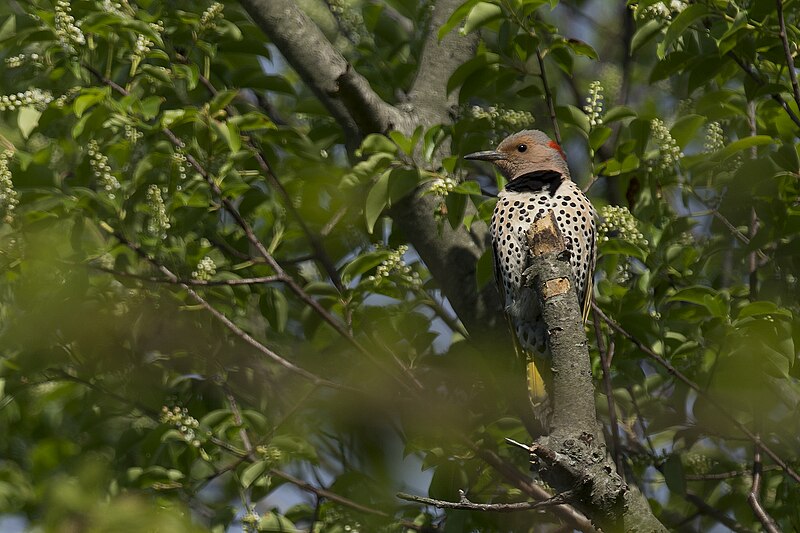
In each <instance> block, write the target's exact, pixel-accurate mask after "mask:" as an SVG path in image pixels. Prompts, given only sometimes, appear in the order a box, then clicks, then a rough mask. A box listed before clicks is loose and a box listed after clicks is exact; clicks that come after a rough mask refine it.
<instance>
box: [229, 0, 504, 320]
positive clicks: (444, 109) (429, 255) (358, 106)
mask: <svg viewBox="0 0 800 533" xmlns="http://www.w3.org/2000/svg"><path fill="white" fill-rule="evenodd" d="M241 4H242V5H243V6H244V7H245V9H246V10H247V11H248V12H249V13H250V15H251V16H252V17H253V19H254V20H255V22H256V23H257V24H258V25H259V26H260V27H261V28H262V29H263V30H264V32H265V33H266V34H267V36H268V37H269V38H270V40H271V41H272V42H273V44H275V46H277V47H278V49H279V50H280V51H281V53H282V54H283V55H284V57H285V58H286V60H287V61H288V62H289V64H290V65H291V66H292V67H293V68H294V69H295V70H296V71H297V72H298V73H299V74H300V76H301V77H302V78H303V81H305V82H306V84H308V86H309V87H310V88H311V89H312V91H313V92H314V94H316V95H317V97H318V98H319V99H320V100H321V101H322V102H323V103H324V104H325V105H326V107H328V109H329V110H331V113H332V114H333V116H334V118H336V120H337V121H339V123H340V125H341V126H342V127H343V128H344V129H345V131H350V132H351V134H352V135H351V136H355V137H358V138H360V137H363V136H364V135H366V134H368V133H372V132H385V131H388V130H390V129H397V130H399V131H402V132H404V133H407V134H408V133H411V132H413V131H414V129H415V128H416V127H417V126H418V125H423V126H430V125H432V124H437V123H447V122H449V121H450V117H449V111H450V105H451V104H452V103H454V102H455V101H456V100H455V98H456V95H455V94H453V95H451V96H447V91H446V84H447V80H448V79H449V78H450V75H451V74H452V73H453V71H454V70H455V69H456V68H457V67H458V66H459V65H460V64H461V63H463V62H464V61H466V60H467V59H469V58H470V57H472V54H473V53H474V48H475V45H476V42H477V36H475V35H471V36H467V37H464V36H460V35H458V34H457V32H451V34H449V35H448V36H446V37H445V38H444V39H442V41H441V42H439V40H438V38H437V34H438V29H439V27H440V26H441V25H442V24H443V23H444V21H446V20H447V18H448V17H449V16H450V14H451V13H452V11H453V10H454V9H455V8H456V7H457V6H458V5H460V4H461V1H460V0H440V1H439V2H437V3H436V6H435V8H434V12H433V15H432V17H431V25H430V28H429V30H428V39H427V41H426V42H425V46H424V49H423V53H422V60H421V64H420V66H419V69H418V74H417V78H416V81H415V82H414V85H413V87H412V89H411V92H410V96H409V98H410V101H409V105H408V111H409V112H404V111H400V110H398V109H397V108H395V107H393V106H391V105H389V104H387V103H385V102H383V101H382V100H381V99H380V98H379V97H378V96H377V94H375V92H374V91H372V89H371V88H370V87H369V84H368V83H367V80H366V79H364V77H363V76H361V75H360V74H358V73H357V72H355V71H354V70H353V69H352V68H351V67H350V65H349V64H348V63H347V61H346V60H345V59H344V57H342V55H341V54H340V53H339V52H338V51H336V50H335V49H334V47H333V45H331V43H330V42H329V41H328V40H327V39H326V38H325V36H324V35H322V32H321V31H320V30H319V28H317V27H316V25H315V24H314V23H313V22H312V21H311V20H310V19H309V18H308V17H307V16H306V15H305V14H304V13H303V12H302V11H301V10H300V9H299V7H297V6H296V5H295V3H294V2H292V1H291V0H241ZM350 148H351V149H352V148H354V146H353V145H352V144H351V146H350ZM436 207H437V204H436V200H435V199H434V198H433V197H432V196H431V195H425V196H421V197H416V196H415V195H409V196H408V197H407V198H406V199H405V200H403V201H401V202H398V203H397V204H395V206H394V207H393V209H392V212H391V215H392V218H393V219H394V222H395V223H396V224H397V226H398V227H399V229H400V230H401V231H402V232H403V233H404V234H405V235H406V236H407V238H408V239H409V241H410V242H411V244H413V245H414V248H415V249H416V250H417V252H418V253H419V254H420V257H421V258H422V260H423V261H424V262H425V265H426V266H427V267H428V269H429V270H430V271H431V273H432V275H433V277H434V278H435V279H436V280H437V281H438V282H439V284H440V286H441V287H442V291H443V293H444V295H445V296H446V297H447V299H448V300H449V301H450V303H451V305H452V306H453V309H454V310H455V311H456V314H457V315H458V316H459V318H460V319H461V321H462V322H463V323H464V325H465V326H466V327H467V329H468V330H469V331H470V332H471V333H473V334H474V333H475V332H479V331H486V330H490V331H491V330H492V329H493V328H494V326H495V325H496V324H495V323H496V322H497V320H496V319H497V317H498V316H501V313H500V312H499V311H500V301H499V298H498V297H497V294H496V291H495V290H494V288H493V287H487V288H486V289H485V290H484V291H483V292H481V293H478V291H477V290H476V289H474V287H475V266H476V264H477V261H478V259H479V258H480V257H481V255H482V254H483V251H484V250H485V249H486V246H487V243H488V231H487V228H486V226H485V225H483V224H474V225H473V228H472V230H471V231H469V232H468V231H467V230H466V229H464V228H458V229H456V230H454V229H452V228H451V227H450V226H449V225H447V224H444V225H443V224H441V223H440V222H439V221H437V220H436V219H435V218H434V213H435V211H436ZM470 209H471V207H470Z"/></svg>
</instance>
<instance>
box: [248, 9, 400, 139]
mask: <svg viewBox="0 0 800 533" xmlns="http://www.w3.org/2000/svg"><path fill="white" fill-rule="evenodd" d="M240 3H241V5H242V6H243V7H244V8H245V9H246V10H247V12H248V13H250V16H251V17H253V20H254V21H255V22H256V24H258V26H259V27H260V28H261V29H262V30H264V33H266V34H267V36H268V37H269V39H270V40H271V41H272V43H273V44H274V45H275V46H277V47H278V50H280V51H281V53H282V54H283V56H284V57H285V58H286V60H287V61H288V62H289V64H290V65H292V68H294V69H295V70H296V71H297V73H298V74H299V75H300V77H301V78H302V79H303V81H304V82H305V83H306V85H308V87H309V89H311V90H312V91H313V92H314V94H315V95H316V96H317V98H319V100H320V101H321V102H322V103H323V104H324V105H325V107H327V108H328V110H329V111H330V112H331V114H332V115H333V116H334V118H335V119H336V121H337V122H338V123H339V124H340V125H341V126H342V128H343V129H344V130H345V134H346V136H347V138H348V141H349V142H350V144H351V145H355V144H357V143H354V142H353V141H356V140H358V139H360V138H361V137H362V136H363V135H364V134H366V133H371V132H382V131H388V130H390V129H394V128H395V127H397V125H398V124H399V123H400V122H401V121H402V119H403V115H402V114H401V113H400V112H399V111H398V110H396V109H395V108H394V107H392V106H391V105H389V104H387V103H386V102H384V101H383V100H381V98H380V97H379V96H378V95H377V94H376V93H375V91H373V90H372V88H371V87H370V85H369V82H368V81H367V80H366V79H365V78H364V77H363V76H361V75H360V74H358V73H357V72H355V71H354V70H353V69H352V67H351V66H350V64H349V63H348V62H347V60H346V59H345V58H344V57H343V56H342V54H340V53H339V52H338V51H337V50H336V49H335V48H334V47H333V45H331V43H330V41H328V39H327V38H325V35H323V33H322V31H321V30H320V29H319V28H318V27H317V25H316V24H314V22H313V21H312V20H311V19H310V18H308V16H307V15H306V14H305V13H303V11H302V10H301V9H300V7H299V6H298V5H297V3H296V2H294V1H293V0H240Z"/></svg>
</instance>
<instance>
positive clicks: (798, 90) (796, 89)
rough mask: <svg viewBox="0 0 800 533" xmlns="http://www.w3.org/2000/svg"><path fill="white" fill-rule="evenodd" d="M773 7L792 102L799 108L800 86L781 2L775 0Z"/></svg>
mask: <svg viewBox="0 0 800 533" xmlns="http://www.w3.org/2000/svg"><path fill="white" fill-rule="evenodd" d="M775 5H776V7H777V13H778V26H779V28H780V32H779V33H778V35H779V36H780V38H781V42H782V43H783V54H784V55H785V56H786V70H788V71H789V79H790V80H792V91H793V96H794V101H795V103H796V104H797V107H799V108H800V85H798V84H797V73H796V72H795V71H794V58H793V57H792V51H791V50H790V49H789V39H788V36H787V34H786V21H785V20H784V18H783V0H775Z"/></svg>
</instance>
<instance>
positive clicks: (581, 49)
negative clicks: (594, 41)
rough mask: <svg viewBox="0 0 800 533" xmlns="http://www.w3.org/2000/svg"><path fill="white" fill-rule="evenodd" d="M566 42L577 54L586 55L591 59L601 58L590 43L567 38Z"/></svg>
mask: <svg viewBox="0 0 800 533" xmlns="http://www.w3.org/2000/svg"><path fill="white" fill-rule="evenodd" d="M564 42H565V43H566V44H567V46H569V47H570V49H572V51H573V52H575V54H577V55H579V56H586V57H588V58H589V59H594V60H595V61H597V59H599V57H598V55H597V52H596V51H595V49H594V48H592V46H591V45H590V44H589V43H586V42H584V41H581V40H578V39H566V40H565V41H564Z"/></svg>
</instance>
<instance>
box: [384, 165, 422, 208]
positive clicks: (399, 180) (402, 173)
mask: <svg viewBox="0 0 800 533" xmlns="http://www.w3.org/2000/svg"><path fill="white" fill-rule="evenodd" d="M419 181H420V180H419V170H418V169H417V168H416V167H414V168H402V167H400V168H394V169H392V170H391V172H390V173H389V188H388V198H389V201H388V204H389V205H390V206H391V205H392V204H394V203H395V202H397V201H399V200H402V199H403V198H405V197H406V196H408V195H409V194H410V193H411V192H413V191H414V189H416V188H417V186H418V185H419Z"/></svg>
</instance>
